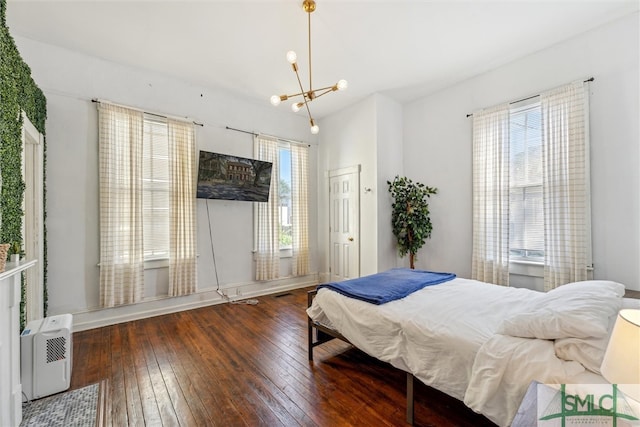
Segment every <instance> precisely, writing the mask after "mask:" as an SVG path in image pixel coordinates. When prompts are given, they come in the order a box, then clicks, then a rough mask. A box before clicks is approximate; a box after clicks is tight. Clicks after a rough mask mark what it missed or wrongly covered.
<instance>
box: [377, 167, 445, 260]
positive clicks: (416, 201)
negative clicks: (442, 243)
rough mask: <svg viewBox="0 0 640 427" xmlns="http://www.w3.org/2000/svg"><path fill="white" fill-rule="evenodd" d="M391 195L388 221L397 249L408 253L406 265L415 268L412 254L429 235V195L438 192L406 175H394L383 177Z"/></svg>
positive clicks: (414, 253) (402, 253)
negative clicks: (389, 178) (392, 176)
mask: <svg viewBox="0 0 640 427" xmlns="http://www.w3.org/2000/svg"><path fill="white" fill-rule="evenodd" d="M387 184H388V185H389V192H390V193H391V197H393V204H392V205H391V209H392V211H391V225H392V227H393V234H394V235H395V236H396V239H397V242H398V252H399V253H400V256H401V257H403V256H405V255H406V254H407V253H408V254H409V265H410V266H411V268H412V269H413V268H415V264H414V261H415V257H416V253H417V252H418V250H419V249H420V248H421V247H422V246H423V245H424V243H425V241H426V240H427V239H428V238H429V237H431V229H432V228H433V227H432V225H431V219H430V218H429V202H428V200H429V197H430V196H431V195H432V194H436V193H437V192H438V189H437V188H434V187H428V186H426V185H424V184H421V183H419V182H415V183H414V182H413V181H412V180H410V179H409V178H406V177H399V176H397V175H396V177H395V178H394V180H393V182H391V181H387Z"/></svg>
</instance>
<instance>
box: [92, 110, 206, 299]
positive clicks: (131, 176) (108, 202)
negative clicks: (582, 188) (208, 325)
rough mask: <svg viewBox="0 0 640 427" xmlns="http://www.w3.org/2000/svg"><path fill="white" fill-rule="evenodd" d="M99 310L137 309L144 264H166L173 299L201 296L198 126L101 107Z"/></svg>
mask: <svg viewBox="0 0 640 427" xmlns="http://www.w3.org/2000/svg"><path fill="white" fill-rule="evenodd" d="M98 111H99V144H100V148H99V159H100V162H99V163H100V166H99V178H100V303H101V306H103V307H113V306H117V305H122V304H131V303H136V302H139V301H141V300H142V296H143V294H144V280H143V278H144V265H145V264H144V263H145V261H147V262H148V261H157V260H167V261H168V267H169V295H170V296H178V295H187V294H190V293H193V292H195V290H196V244H195V237H196V233H195V197H194V194H195V179H194V177H195V175H194V174H195V166H196V159H195V132H194V129H193V124H192V123H189V122H186V121H181V120H174V119H170V118H163V117H158V116H155V115H148V114H145V113H142V112H140V111H137V110H135V109H130V108H126V107H123V106H118V105H113V104H109V103H105V102H100V103H98Z"/></svg>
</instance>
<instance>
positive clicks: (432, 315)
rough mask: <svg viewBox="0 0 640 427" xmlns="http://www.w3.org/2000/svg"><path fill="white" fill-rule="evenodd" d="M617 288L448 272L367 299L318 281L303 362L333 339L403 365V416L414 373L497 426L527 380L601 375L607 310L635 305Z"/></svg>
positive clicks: (610, 315)
mask: <svg viewBox="0 0 640 427" xmlns="http://www.w3.org/2000/svg"><path fill="white" fill-rule="evenodd" d="M399 270H404V269H399ZM385 273H388V272H385ZM374 276H376V275H373V276H367V277H374ZM383 280H384V278H383ZM624 292H625V290H624V286H623V285H621V284H619V283H616V282H612V281H600V280H598V281H586V282H576V283H571V284H567V285H564V286H561V287H559V288H557V289H554V290H552V291H550V292H547V293H542V292H537V291H532V290H529V289H523V288H514V287H503V286H496V285H493V284H488V283H484V282H479V281H475V280H468V279H463V278H457V277H456V278H452V279H451V280H448V281H445V282H443V283H439V284H435V285H431V286H426V287H424V288H422V289H418V290H415V291H414V292H411V293H410V294H408V295H407V296H406V297H402V298H398V299H394V300H392V301H389V302H385V303H383V304H372V303H370V302H366V301H363V300H361V299H356V298H353V297H348V296H345V295H343V294H342V293H340V292H338V291H336V290H335V289H331V288H326V287H323V288H320V289H317V290H314V291H311V292H310V295H309V304H308V308H307V314H308V316H309V359H310V360H313V348H314V347H315V346H317V345H321V344H322V343H324V342H326V341H327V340H330V339H333V338H339V339H342V340H344V341H346V342H349V343H351V344H352V345H354V346H355V347H357V348H358V349H360V350H362V351H364V352H365V353H367V354H369V355H371V356H373V357H375V358H377V359H379V360H382V361H385V362H388V363H390V364H391V365H393V366H394V367H396V368H398V369H401V370H403V371H405V372H407V422H409V423H413V383H412V381H413V378H414V377H415V378H418V379H419V380H420V381H422V382H423V383H425V384H426V385H428V386H430V387H434V388H436V389H438V390H440V391H442V392H445V393H447V394H449V395H450V396H453V397H454V398H456V399H459V400H461V401H463V402H464V403H465V404H466V405H467V406H468V407H470V408H471V409H473V410H474V411H476V412H478V413H481V414H483V415H485V416H486V417H487V418H488V419H490V420H491V421H493V422H495V423H496V424H498V425H500V426H506V425H510V424H511V421H512V420H513V418H514V416H515V415H516V412H517V409H518V407H519V405H520V402H521V401H522V398H523V396H524V394H525V392H526V390H527V387H528V386H529V384H530V383H531V382H532V381H538V382H540V383H572V382H575V383H601V382H604V379H603V378H602V377H601V376H600V375H599V366H600V361H601V359H602V356H603V354H604V350H605V348H606V344H607V340H608V334H610V332H611V329H612V327H613V323H614V322H615V317H616V314H617V312H618V311H619V310H620V309H621V308H623V305H624V306H625V307H635V308H640V301H638V300H627V299H624V298H623V295H624Z"/></svg>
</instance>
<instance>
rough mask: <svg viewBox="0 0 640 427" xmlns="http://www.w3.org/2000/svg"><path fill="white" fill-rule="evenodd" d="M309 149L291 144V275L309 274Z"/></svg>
mask: <svg viewBox="0 0 640 427" xmlns="http://www.w3.org/2000/svg"><path fill="white" fill-rule="evenodd" d="M308 175H309V147H308V146H306V145H300V144H291V204H292V207H291V211H292V212H291V213H292V223H293V229H292V234H293V236H292V237H293V243H292V253H293V260H292V265H291V268H292V274H293V275H294V276H302V275H304V274H307V273H309V212H308V210H309V208H308V206H309V200H308V199H307V194H308V193H309V184H308V179H307V177H308Z"/></svg>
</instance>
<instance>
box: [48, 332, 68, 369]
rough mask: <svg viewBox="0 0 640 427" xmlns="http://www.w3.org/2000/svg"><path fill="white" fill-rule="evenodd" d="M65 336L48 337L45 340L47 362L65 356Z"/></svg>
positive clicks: (55, 360) (61, 358) (62, 358)
mask: <svg viewBox="0 0 640 427" xmlns="http://www.w3.org/2000/svg"><path fill="white" fill-rule="evenodd" d="M66 344H67V340H66V338H65V337H56V338H50V339H48V340H47V363H51V362H57V361H58V360H64V358H65V354H64V353H65V346H66Z"/></svg>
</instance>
